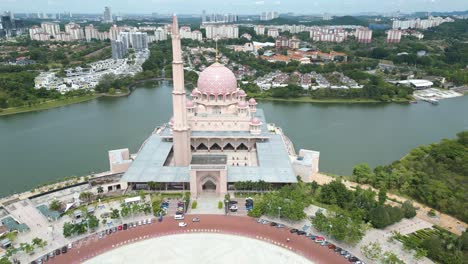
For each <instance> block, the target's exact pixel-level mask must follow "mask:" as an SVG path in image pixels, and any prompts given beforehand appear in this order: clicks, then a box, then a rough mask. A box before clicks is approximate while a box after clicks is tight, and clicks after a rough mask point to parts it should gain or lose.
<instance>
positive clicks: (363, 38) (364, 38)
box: [355, 27, 372, 43]
mask: <svg viewBox="0 0 468 264" xmlns="http://www.w3.org/2000/svg"><path fill="white" fill-rule="evenodd" d="M355 37H356V40H357V41H358V42H359V43H371V42H372V30H370V29H369V28H364V27H361V28H358V29H356V33H355Z"/></svg>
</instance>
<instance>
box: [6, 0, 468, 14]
mask: <svg viewBox="0 0 468 264" xmlns="http://www.w3.org/2000/svg"><path fill="white" fill-rule="evenodd" d="M104 6H110V7H111V9H112V12H113V13H114V14H118V13H122V14H150V13H160V14H167V13H178V14H201V13H202V10H206V12H207V13H208V14H210V13H236V14H260V13H261V12H265V11H277V12H280V13H287V12H293V13H297V14H322V13H330V14H356V13H391V12H397V11H400V12H401V13H412V12H450V11H465V10H468V1H467V0H444V1H442V0H406V1H405V0H393V1H388V2H378V3H376V2H375V1H373V0H289V1H281V0H236V1H224V2H219V1H216V0H199V1H192V0H188V1H187V0H137V1H133V2H132V3H130V4H129V1H128V0H103V1H95V0H81V1H76V0H73V1H72V0H0V8H1V9H0V11H7V10H9V11H12V12H13V13H35V12H41V13H42V12H46V13H58V12H72V13H90V14H98V13H102V12H103V11H104Z"/></svg>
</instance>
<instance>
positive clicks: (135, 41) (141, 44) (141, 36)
mask: <svg viewBox="0 0 468 264" xmlns="http://www.w3.org/2000/svg"><path fill="white" fill-rule="evenodd" d="M130 36H131V40H132V48H134V49H135V50H145V49H148V34H147V33H146V32H131V33H130Z"/></svg>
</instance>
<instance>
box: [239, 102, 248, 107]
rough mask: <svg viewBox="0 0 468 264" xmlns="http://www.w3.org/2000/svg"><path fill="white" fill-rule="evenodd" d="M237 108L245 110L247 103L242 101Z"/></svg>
mask: <svg viewBox="0 0 468 264" xmlns="http://www.w3.org/2000/svg"><path fill="white" fill-rule="evenodd" d="M237 106H239V107H240V108H245V107H247V103H246V102H244V101H240V102H239V103H237Z"/></svg>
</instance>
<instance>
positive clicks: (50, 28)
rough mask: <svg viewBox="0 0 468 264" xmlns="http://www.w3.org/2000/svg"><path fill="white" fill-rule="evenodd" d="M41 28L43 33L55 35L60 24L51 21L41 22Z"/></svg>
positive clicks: (58, 30)
mask: <svg viewBox="0 0 468 264" xmlns="http://www.w3.org/2000/svg"><path fill="white" fill-rule="evenodd" d="M41 28H42V29H43V30H44V32H45V33H48V34H49V35H51V36H54V37H55V35H57V34H58V33H59V32H60V25H59V24H57V23H52V22H42V23H41Z"/></svg>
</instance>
